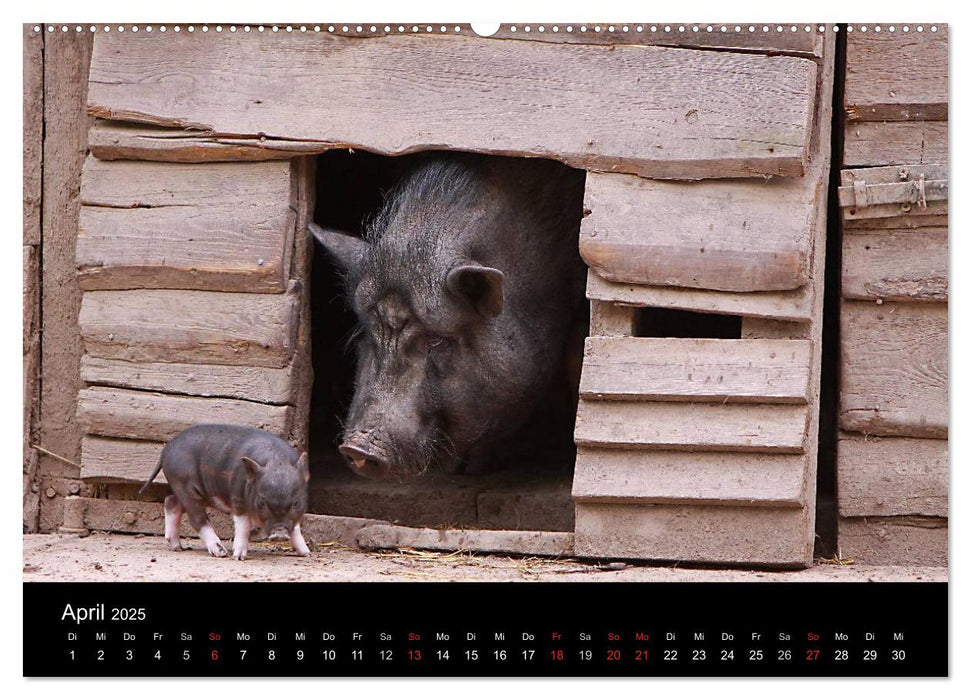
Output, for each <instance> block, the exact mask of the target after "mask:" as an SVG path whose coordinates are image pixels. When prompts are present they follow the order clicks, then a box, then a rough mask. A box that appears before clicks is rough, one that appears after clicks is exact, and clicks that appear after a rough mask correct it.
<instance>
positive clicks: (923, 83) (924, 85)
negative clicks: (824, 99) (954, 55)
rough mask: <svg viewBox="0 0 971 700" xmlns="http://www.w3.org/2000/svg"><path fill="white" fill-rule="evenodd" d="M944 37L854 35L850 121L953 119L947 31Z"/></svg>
mask: <svg viewBox="0 0 971 700" xmlns="http://www.w3.org/2000/svg"><path fill="white" fill-rule="evenodd" d="M937 26H938V31H936V32H932V31H930V26H927V27H925V30H924V31H923V32H916V31H911V32H909V33H903V32H895V33H893V34H891V33H889V32H879V33H877V32H866V33H863V32H852V33H850V34H848V35H847V38H846V87H845V93H844V98H843V104H844V105H845V107H846V117H847V119H848V120H850V121H920V120H946V119H947V102H948V99H947V63H948V61H947V25H946V24H940V25H937Z"/></svg>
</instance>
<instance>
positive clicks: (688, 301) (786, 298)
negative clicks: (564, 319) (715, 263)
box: [587, 270, 814, 321]
mask: <svg viewBox="0 0 971 700" xmlns="http://www.w3.org/2000/svg"><path fill="white" fill-rule="evenodd" d="M813 293H814V292H813V289H812V288H811V287H810V286H809V285H807V286H805V287H802V288H801V289H797V290H795V291H791V292H751V293H746V292H714V291H709V290H702V289H679V288H675V287H648V286H646V285H639V284H638V285H635V284H622V283H619V282H608V281H607V280H605V279H603V278H602V277H600V275H598V274H597V273H595V272H593V271H592V270H591V271H590V273H589V274H588V275H587V298H588V299H590V300H591V302H592V301H594V300H597V301H604V302H608V301H609V302H618V303H621V304H625V305H628V306H635V307H644V306H656V307H659V308H662V309H685V310H687V311H701V312H704V313H713V314H729V315H736V316H753V317H756V318H776V319H781V320H786V321H808V320H809V319H810V317H811V315H812V311H811V309H812V297H813Z"/></svg>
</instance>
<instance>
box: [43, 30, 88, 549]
mask: <svg viewBox="0 0 971 700" xmlns="http://www.w3.org/2000/svg"><path fill="white" fill-rule="evenodd" d="M91 43H92V36H91V33H90V32H81V33H77V32H73V31H72V32H59V31H58V32H51V33H49V34H47V35H46V36H45V37H44V156H43V207H42V212H41V220H42V221H41V224H42V230H43V242H42V251H41V260H42V266H41V276H42V279H41V290H42V298H41V318H42V320H43V331H42V333H43V342H42V346H41V376H42V377H43V381H42V383H41V397H40V445H41V446H43V447H44V448H45V449H47V450H49V451H50V452H53V453H55V454H58V455H60V456H62V457H65V458H66V459H68V460H70V461H71V462H75V463H76V462H78V460H79V459H80V455H81V430H80V428H79V427H78V425H77V422H76V420H75V417H74V414H75V409H76V405H75V401H76V398H77V391H78V389H79V388H80V387H81V379H80V376H79V371H78V366H79V364H80V361H81V354H82V352H83V347H82V345H81V335H80V332H79V329H78V310H79V308H80V306H81V290H80V289H79V288H78V285H77V280H76V279H75V272H76V271H75V262H74V244H75V241H76V239H77V233H78V211H79V209H80V202H79V201H78V196H77V193H78V190H79V188H80V177H81V167H82V165H83V163H84V158H85V156H86V143H85V142H86V138H87V131H88V127H89V125H90V119H89V118H88V117H87V115H86V114H85V112H84V105H85V99H86V93H87V84H88V64H89V61H90V57H91ZM38 473H39V474H40V476H41V477H42V478H44V479H48V480H50V479H60V478H76V477H77V475H78V469H77V467H75V466H73V465H72V464H69V463H68V462H64V461H61V460H58V459H55V458H54V457H50V456H49V455H41V457H40V462H39V465H38ZM40 510H41V512H40V527H41V530H42V531H44V530H47V531H49V530H50V529H51V528H56V527H57V526H58V525H59V524H60V518H61V515H62V510H63V501H62V499H60V498H42V499H41V504H40Z"/></svg>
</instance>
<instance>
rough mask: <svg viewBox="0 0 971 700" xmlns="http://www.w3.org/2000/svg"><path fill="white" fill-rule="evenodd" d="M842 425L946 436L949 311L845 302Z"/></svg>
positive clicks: (925, 306)
mask: <svg viewBox="0 0 971 700" xmlns="http://www.w3.org/2000/svg"><path fill="white" fill-rule="evenodd" d="M840 318H841V337H840V345H841V353H842V357H841V369H842V371H841V373H840V374H841V382H840V427H841V428H843V429H844V430H850V431H854V432H859V433H865V434H869V435H903V436H910V437H932V438H945V437H947V422H948V414H947V394H948V389H947V363H948V360H947V306H945V305H942V304H901V303H890V304H882V305H879V306H878V305H876V304H872V303H866V302H858V301H846V302H844V303H843V307H842V311H841V316H840Z"/></svg>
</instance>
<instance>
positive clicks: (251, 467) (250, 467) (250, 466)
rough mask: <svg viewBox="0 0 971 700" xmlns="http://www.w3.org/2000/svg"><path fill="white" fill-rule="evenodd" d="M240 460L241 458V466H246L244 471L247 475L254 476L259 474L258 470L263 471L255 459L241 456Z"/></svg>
mask: <svg viewBox="0 0 971 700" xmlns="http://www.w3.org/2000/svg"><path fill="white" fill-rule="evenodd" d="M242 460H243V466H244V467H246V473H247V474H248V475H249V476H251V477H253V478H256V477H258V476H259V475H260V472H262V471H263V466H262V465H261V464H260V463H259V462H257V461H256V460H255V459H250V458H249V457H243V458H242Z"/></svg>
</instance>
